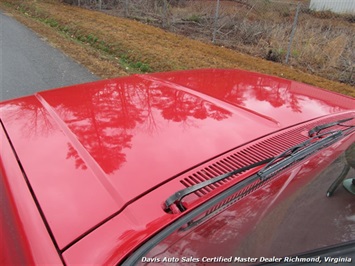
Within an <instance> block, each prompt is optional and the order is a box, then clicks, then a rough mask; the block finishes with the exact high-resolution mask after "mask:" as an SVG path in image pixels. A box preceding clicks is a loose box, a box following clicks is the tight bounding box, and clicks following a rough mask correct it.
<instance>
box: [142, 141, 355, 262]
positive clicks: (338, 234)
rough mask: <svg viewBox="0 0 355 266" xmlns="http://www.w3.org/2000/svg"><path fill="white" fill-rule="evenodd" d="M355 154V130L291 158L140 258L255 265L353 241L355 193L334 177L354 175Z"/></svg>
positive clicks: (180, 229) (342, 177)
mask: <svg viewBox="0 0 355 266" xmlns="http://www.w3.org/2000/svg"><path fill="white" fill-rule="evenodd" d="M354 158H355V143H354V136H352V137H351V138H348V139H347V140H346V141H340V142H339V143H336V144H335V145H332V146H331V147H328V148H326V149H323V150H321V151H319V152H317V153H316V154H314V155H312V156H311V157H309V158H306V159H304V160H303V161H302V162H300V163H297V164H295V165H292V166H291V167H289V168H288V169H286V170H284V171H282V172H280V173H278V174H277V175H276V176H275V177H273V178H272V179H271V180H270V181H269V182H267V183H265V184H264V185H263V186H262V187H260V188H259V189H257V190H255V191H253V192H251V193H250V194H248V195H247V196H245V197H242V198H240V197H236V196H235V195H231V196H230V197H229V198H227V199H225V200H224V201H223V202H219V203H218V204H216V205H215V206H213V207H212V208H210V209H209V210H208V211H206V212H204V213H203V214H200V215H199V216H198V217H195V218H194V219H192V220H191V221H189V222H187V223H186V224H185V225H183V226H182V227H181V228H179V229H178V230H176V231H174V232H173V233H172V234H170V235H169V236H168V237H166V238H165V239H164V240H162V241H161V242H159V243H158V244H157V245H155V246H154V247H153V248H152V249H151V250H150V251H149V252H148V253H146V254H145V255H144V256H143V257H141V258H140V260H139V261H138V262H139V263H142V264H144V265H145V264H148V265H149V263H150V262H160V263H163V265H164V262H166V265H168V264H169V261H168V259H169V258H170V259H175V262H178V263H183V262H185V263H191V262H194V263H201V265H203V263H209V262H210V263H211V262H213V263H216V265H224V264H229V263H230V262H239V263H246V264H249V263H251V264H255V263H260V262H266V261H262V258H272V257H275V259H276V258H282V259H284V258H285V257H286V256H291V255H294V254H300V253H304V252H308V251H312V250H315V249H319V248H324V247H327V246H331V245H338V244H341V243H347V242H349V241H353V240H355V195H353V194H351V193H349V192H348V191H347V190H346V189H345V188H344V186H343V185H341V183H342V182H338V186H334V182H335V181H337V180H339V177H341V178H340V179H341V180H340V181H343V180H348V179H352V178H355V169H354V168H355V165H354ZM331 187H333V188H332V189H333V192H332V195H331V197H329V195H328V197H327V194H328V191H329V189H330V188H331ZM236 199H237V200H236ZM205 217H207V219H204V218H205ZM229 259H232V261H229ZM171 262H174V261H170V263H171ZM276 262H277V261H276ZM278 262H280V261H278ZM214 265H215V264H214Z"/></svg>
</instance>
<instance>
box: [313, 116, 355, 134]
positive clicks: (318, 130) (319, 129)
mask: <svg viewBox="0 0 355 266" xmlns="http://www.w3.org/2000/svg"><path fill="white" fill-rule="evenodd" d="M352 119H354V117H349V118H345V119H342V120H337V121H334V122H330V123H326V124H323V125H318V126H315V127H314V128H312V129H311V130H309V131H308V136H309V137H313V136H314V135H316V134H319V132H320V131H322V130H323V129H326V128H329V127H333V126H336V125H340V124H341V123H344V122H347V121H350V120H352ZM344 126H347V125H344ZM349 127H351V126H349Z"/></svg>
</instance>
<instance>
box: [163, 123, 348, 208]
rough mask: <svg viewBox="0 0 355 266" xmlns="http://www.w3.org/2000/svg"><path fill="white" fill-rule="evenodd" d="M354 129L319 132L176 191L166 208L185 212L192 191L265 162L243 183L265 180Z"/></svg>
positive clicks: (167, 202) (166, 202)
mask: <svg viewBox="0 0 355 266" xmlns="http://www.w3.org/2000/svg"><path fill="white" fill-rule="evenodd" d="M349 120H350V119H349ZM352 129H355V126H349V128H348V129H344V130H336V131H328V132H325V133H323V134H317V135H315V136H313V137H311V138H309V139H308V140H306V141H304V142H301V143H300V144H297V145H295V146H293V147H291V148H289V149H287V150H286V151H284V152H282V153H281V154H279V155H277V156H276V157H270V158H267V159H264V160H262V161H259V162H256V163H253V164H250V165H248V166H245V167H242V168H238V169H236V170H233V171H231V172H228V173H226V174H223V175H219V176H216V177H213V178H211V179H209V180H206V181H204V182H201V183H199V184H196V185H193V186H190V187H187V188H185V189H182V190H179V191H177V192H176V193H174V194H173V195H171V196H170V197H169V198H168V199H167V200H166V201H165V206H164V210H165V211H167V212H170V211H171V209H170V206H171V205H173V204H176V205H177V207H178V208H179V210H180V211H181V212H183V211H185V210H186V209H185V207H184V206H183V204H182V202H181V201H182V199H183V198H184V197H186V196H187V195H190V194H191V193H193V192H196V191H197V190H199V189H201V188H204V187H206V186H208V185H211V184H214V183H216V182H218V181H221V180H223V179H226V178H228V177H230V176H233V175H236V174H238V173H241V172H244V171H247V170H249V169H252V168H255V167H257V166H260V165H263V164H266V166H265V167H263V168H262V169H261V170H260V171H258V172H257V173H256V174H255V175H253V176H254V178H250V177H249V178H248V180H249V181H248V182H244V181H245V180H243V181H242V183H243V187H244V186H245V185H248V184H250V183H252V182H254V181H255V179H257V178H259V179H260V180H261V181H265V180H266V179H268V178H269V177H270V176H271V175H273V174H274V173H276V172H279V171H280V170H282V169H284V168H286V167H288V166H289V165H291V164H292V163H294V162H296V161H299V160H302V159H304V158H305V157H307V156H309V155H310V154H312V153H314V152H315V151H317V150H320V149H322V148H324V147H326V146H329V145H331V144H332V143H334V142H335V141H336V140H338V139H339V138H340V137H342V136H343V135H344V134H345V132H346V131H350V130H352ZM317 139H319V140H317Z"/></svg>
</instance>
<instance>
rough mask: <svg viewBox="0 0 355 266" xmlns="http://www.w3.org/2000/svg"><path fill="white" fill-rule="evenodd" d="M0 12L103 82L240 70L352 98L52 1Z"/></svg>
mask: <svg viewBox="0 0 355 266" xmlns="http://www.w3.org/2000/svg"><path fill="white" fill-rule="evenodd" d="M0 6H1V7H2V8H3V9H6V10H7V11H8V12H11V13H12V14H13V15H14V16H15V17H16V18H17V19H18V20H20V21H21V22H22V23H24V24H26V25H27V26H29V27H30V28H32V29H34V30H35V31H37V32H39V34H41V35H43V36H45V37H46V38H47V39H48V40H49V42H51V43H52V44H53V45H55V46H57V47H58V48H60V49H62V50H63V51H64V52H65V53H67V54H68V55H70V56H71V57H73V58H74V59H76V60H77V61H78V62H81V63H82V64H83V65H85V66H87V67H88V68H89V69H90V70H91V71H92V72H93V73H95V74H97V75H98V76H101V77H103V78H110V77H115V76H121V75H127V74H129V73H132V72H136V71H138V70H139V69H140V70H143V71H145V70H149V71H170V70H178V69H196V68H241V69H246V70H252V71H257V72H263V73H267V74H271V75H276V76H281V77H285V78H288V79H293V80H297V81H300V82H304V83H308V84H312V85H315V86H318V87H323V88H326V89H329V90H333V91H337V92H340V93H343V94H347V95H350V96H353V97H355V91H354V87H352V86H349V85H346V84H342V83H339V82H334V81H330V80H327V79H325V78H321V77H319V76H314V75H310V74H307V73H305V72H302V71H300V70H295V69H293V68H291V67H286V66H284V65H281V64H277V63H273V62H270V61H266V60H263V59H261V58H255V57H251V56H248V55H245V54H241V53H238V52H235V51H232V50H230V49H226V48H223V47H218V46H214V45H210V44H206V43H203V42H200V41H196V40H190V39H188V38H186V37H183V36H181V35H176V34H173V33H169V32H166V31H164V30H162V29H159V28H155V27H152V26H149V25H145V24H143V23H140V22H137V21H132V20H128V19H123V18H118V17H114V16H109V15H106V14H104V13H101V12H97V11H90V10H86V9H81V8H77V7H74V6H68V5H63V4H60V3H58V2H56V1H50V2H48V1H46V2H45V1H41V0H37V1H29V0H23V1H18V0H6V3H4V2H1V3H0ZM339 42H341V40H339ZM142 65H143V66H144V67H143V68H142ZM127 68H128V69H127Z"/></svg>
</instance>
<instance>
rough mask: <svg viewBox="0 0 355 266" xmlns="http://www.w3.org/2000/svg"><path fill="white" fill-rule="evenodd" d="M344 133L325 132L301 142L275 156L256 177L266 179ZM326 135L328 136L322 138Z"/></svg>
mask: <svg viewBox="0 0 355 266" xmlns="http://www.w3.org/2000/svg"><path fill="white" fill-rule="evenodd" d="M344 131H345V130H337V131H330V132H326V133H323V134H318V135H315V136H313V137H311V138H310V139H308V140H306V141H304V142H301V143H300V144H297V145H295V146H293V147H291V148H289V149H287V150H286V151H284V152H283V153H281V154H279V155H278V156H276V157H275V158H274V159H273V160H272V161H271V162H269V163H268V164H267V165H266V166H265V167H264V168H263V169H261V170H260V171H259V172H258V173H257V175H258V176H259V177H260V180H265V179H267V178H268V177H269V176H271V175H273V174H275V173H276V172H279V171H280V170H282V169H284V168H286V167H288V166H289V165H290V164H292V163H294V162H296V161H300V160H302V159H304V158H305V157H307V156H308V155H310V154H312V153H314V152H315V151H317V150H320V149H322V148H324V147H326V146H329V145H331V144H332V143H334V142H335V141H336V140H337V139H339V138H340V137H342V136H343V135H344ZM326 135H329V136H327V137H324V136H326ZM316 139H319V140H316ZM284 157H286V158H284ZM281 158H284V159H281Z"/></svg>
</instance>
